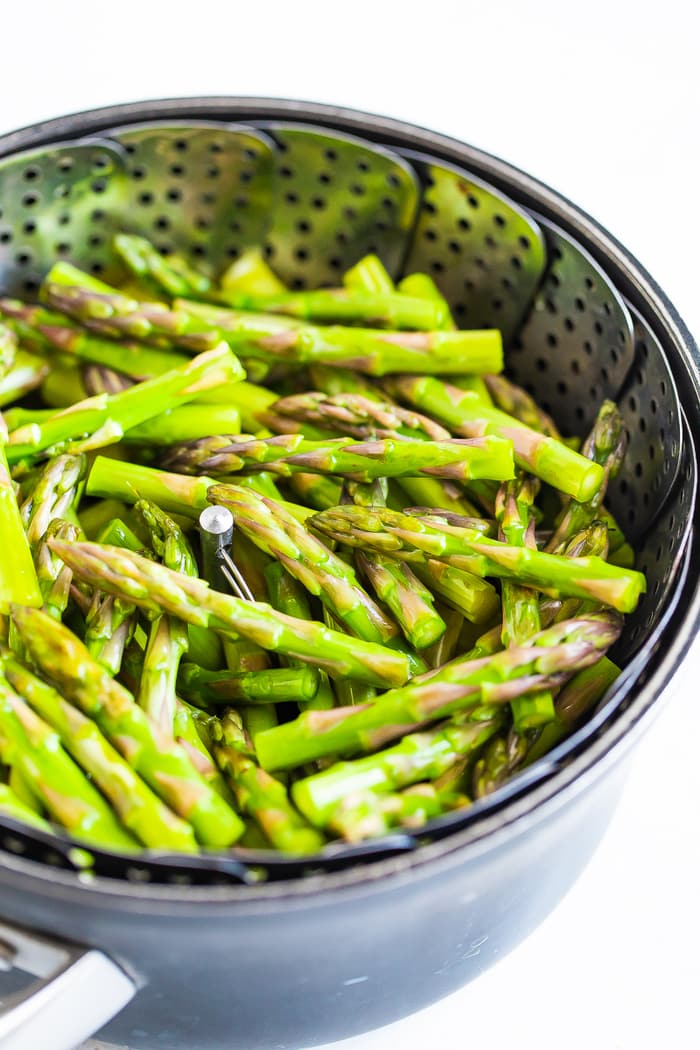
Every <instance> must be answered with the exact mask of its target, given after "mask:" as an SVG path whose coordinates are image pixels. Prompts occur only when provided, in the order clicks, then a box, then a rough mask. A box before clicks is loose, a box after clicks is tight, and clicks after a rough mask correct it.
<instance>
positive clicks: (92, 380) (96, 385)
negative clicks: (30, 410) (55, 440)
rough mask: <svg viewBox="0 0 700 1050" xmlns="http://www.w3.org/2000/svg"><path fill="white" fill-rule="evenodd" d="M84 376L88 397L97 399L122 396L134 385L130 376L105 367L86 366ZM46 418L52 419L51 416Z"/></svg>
mask: <svg viewBox="0 0 700 1050" xmlns="http://www.w3.org/2000/svg"><path fill="white" fill-rule="evenodd" d="M82 376H83V384H84V386H85V393H86V394H87V395H88V397H95V396H96V395H98V394H110V395H111V394H121V393H122V391H124V390H128V389H129V387H132V386H133V385H134V381H133V379H130V378H129V376H127V375H125V374H124V373H123V372H117V371H116V370H115V369H114V368H107V367H106V366H105V365H85V367H84V368H83V369H82ZM45 418H46V419H50V418H51V416H47V417H45ZM35 422H45V420H44V419H42V420H35Z"/></svg>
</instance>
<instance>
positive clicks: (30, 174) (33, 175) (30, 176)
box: [22, 165, 41, 182]
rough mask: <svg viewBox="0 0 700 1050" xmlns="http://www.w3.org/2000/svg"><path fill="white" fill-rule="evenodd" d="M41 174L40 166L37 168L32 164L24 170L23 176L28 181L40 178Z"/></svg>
mask: <svg viewBox="0 0 700 1050" xmlns="http://www.w3.org/2000/svg"><path fill="white" fill-rule="evenodd" d="M40 175H41V170H40V169H39V168H37V167H36V166H35V165H30V167H28V168H25V169H24V171H23V172H22V177H23V178H24V179H25V180H26V181H27V182H34V180H35V179H38V178H39V176H40Z"/></svg>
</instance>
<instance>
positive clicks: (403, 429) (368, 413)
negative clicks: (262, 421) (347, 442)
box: [274, 391, 450, 441]
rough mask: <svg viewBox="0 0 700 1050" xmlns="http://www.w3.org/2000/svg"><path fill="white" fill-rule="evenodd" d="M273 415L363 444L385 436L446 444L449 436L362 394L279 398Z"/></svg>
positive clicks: (436, 425)
mask: <svg viewBox="0 0 700 1050" xmlns="http://www.w3.org/2000/svg"><path fill="white" fill-rule="evenodd" d="M274 411H275V412H278V413H279V414H280V415H283V416H289V418H290V419H297V420H300V421H301V422H305V423H314V424H317V425H318V426H321V427H328V428H330V429H332V430H335V431H339V432H340V433H341V434H347V435H348V436H350V437H352V438H356V439H357V440H360V441H363V440H365V439H371V438H373V437H375V436H377V434H378V433H382V432H386V433H387V434H388V435H390V436H394V435H397V434H400V435H401V436H402V437H413V438H423V439H427V440H429V441H445V440H449V438H450V432H449V430H447V429H446V428H445V427H443V426H440V424H439V423H436V422H435V421H434V420H432V419H430V418H429V417H428V416H423V415H421V414H420V413H418V412H412V411H410V410H409V409H406V408H401V407H400V406H399V405H394V404H392V403H391V402H389V401H377V400H376V399H375V398H369V397H366V396H365V395H363V394H352V393H348V394H334V395H328V394H321V393H316V392H314V391H310V392H308V393H305V394H292V395H291V396H290V397H282V398H280V399H279V401H276V402H275V404H274Z"/></svg>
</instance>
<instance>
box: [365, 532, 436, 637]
mask: <svg viewBox="0 0 700 1050" xmlns="http://www.w3.org/2000/svg"><path fill="white" fill-rule="evenodd" d="M357 564H358V567H359V568H360V570H361V571H362V572H363V573H364V575H365V576H366V577H367V579H368V580H369V582H370V584H371V585H372V589H373V590H374V591H375V592H376V594H377V596H378V597H379V598H380V599H381V600H382V601H383V602H384V604H385V605H386V606H387V607H388V608H389V609H390V611H391V612H392V613H393V615H394V619H395V620H396V621H397V623H399V625H400V626H401V629H402V631H403V633H404V634H405V635H406V638H407V640H408V641H409V642H410V643H411V645H413V646H414V648H416V649H425V648H426V647H427V646H429V645H432V644H433V643H434V642H436V641H437V640H438V638H439V637H440V636H441V635H442V634H443V633H444V631H445V621H444V620H443V619H442V617H441V616H440V615H439V614H438V613H437V612H436V611H435V605H434V600H433V596H432V594H431V592H430V591H429V590H428V588H427V587H424V586H423V584H422V583H421V581H420V579H419V578H418V577H417V576H416V575H415V574H414V573H413V572H411V570H410V568H409V567H408V565H402V564H401V562H397V561H392V560H391V559H390V558H384V557H382V555H381V554H371V555H367V554H363V553H358V555H357Z"/></svg>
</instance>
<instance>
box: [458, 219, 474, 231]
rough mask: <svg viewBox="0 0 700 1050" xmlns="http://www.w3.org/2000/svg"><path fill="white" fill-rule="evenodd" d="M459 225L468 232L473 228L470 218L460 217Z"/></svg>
mask: <svg viewBox="0 0 700 1050" xmlns="http://www.w3.org/2000/svg"><path fill="white" fill-rule="evenodd" d="M457 225H458V226H459V228H460V230H465V231H466V232H468V231H469V230H471V228H472V224H471V223H470V222H469V219H458V220H457Z"/></svg>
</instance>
